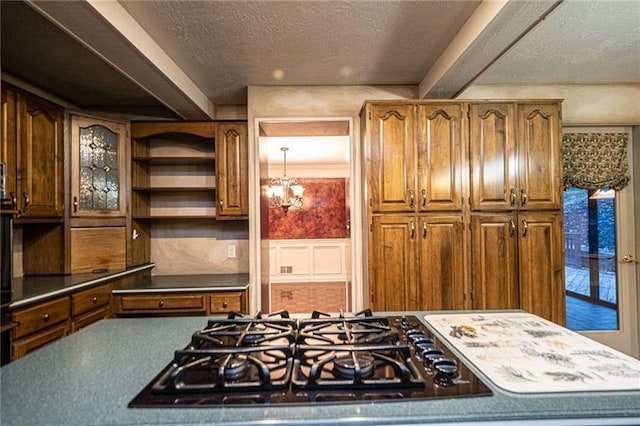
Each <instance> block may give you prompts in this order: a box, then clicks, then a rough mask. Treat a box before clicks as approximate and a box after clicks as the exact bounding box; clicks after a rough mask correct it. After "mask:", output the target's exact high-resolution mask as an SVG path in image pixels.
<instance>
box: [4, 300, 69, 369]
mask: <svg viewBox="0 0 640 426" xmlns="http://www.w3.org/2000/svg"><path fill="white" fill-rule="evenodd" d="M70 307H71V302H70V300H69V297H68V296H66V297H61V298H59V299H54V300H50V301H47V302H43V303H40V304H38V305H35V306H30V307H28V308H24V309H20V310H17V311H15V312H13V314H12V315H13V321H14V322H15V323H16V324H17V326H16V328H15V329H14V330H13V339H12V343H11V359H13V360H15V359H18V358H21V357H23V356H25V355H27V354H28V353H29V352H32V351H34V350H36V349H38V348H41V347H42V346H44V345H46V344H48V343H51V342H53V341H55V340H58V339H60V338H61V337H64V336H66V335H67V334H69V332H70V330H71V328H70V326H71V322H70V312H71V311H70Z"/></svg>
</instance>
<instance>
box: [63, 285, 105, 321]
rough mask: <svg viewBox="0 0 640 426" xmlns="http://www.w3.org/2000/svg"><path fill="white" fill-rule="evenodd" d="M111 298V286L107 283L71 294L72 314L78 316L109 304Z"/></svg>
mask: <svg viewBox="0 0 640 426" xmlns="http://www.w3.org/2000/svg"><path fill="white" fill-rule="evenodd" d="M110 300H111V286H110V285H105V286H101V287H96V288H90V289H89V290H84V291H81V292H79V293H76V294H74V295H72V296H71V309H72V312H71V315H73V316H76V315H80V314H83V313H85V312H88V311H90V310H92V309H95V308H97V307H100V306H103V305H107V304H109V302H110Z"/></svg>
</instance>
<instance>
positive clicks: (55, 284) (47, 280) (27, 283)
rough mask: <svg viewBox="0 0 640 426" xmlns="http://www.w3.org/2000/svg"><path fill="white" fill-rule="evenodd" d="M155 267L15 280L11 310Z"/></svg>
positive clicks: (150, 265)
mask: <svg viewBox="0 0 640 426" xmlns="http://www.w3.org/2000/svg"><path fill="white" fill-rule="evenodd" d="M154 266H155V265H154V264H153V263H149V264H146V265H141V266H135V267H132V268H127V269H119V270H112V271H104V272H99V273H87V274H72V275H42V276H29V277H19V278H14V279H13V293H12V295H11V303H10V304H9V309H16V308H22V307H25V306H28V305H31V304H33V303H38V302H43V301H45V300H48V299H52V298H54V297H58V296H64V295H66V294H70V293H73V292H76V291H79V290H82V289H85V288H90V287H95V286H97V285H100V284H103V283H106V282H108V281H111V280H114V279H117V278H121V277H125V276H127V275H131V274H134V273H136V272H142V271H145V270H149V269H151V268H153V267H154Z"/></svg>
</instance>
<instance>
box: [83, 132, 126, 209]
mask: <svg viewBox="0 0 640 426" xmlns="http://www.w3.org/2000/svg"><path fill="white" fill-rule="evenodd" d="M118 142H119V138H118V134H117V133H115V132H112V131H111V130H110V129H108V128H107V127H105V126H101V125H98V124H95V125H92V126H89V127H81V128H80V200H79V204H80V208H81V209H83V210H118V209H119V208H120V205H119V199H120V197H119V192H120V183H119V182H118V173H119V170H118V155H119V152H118V150H119V146H118V145H119V144H118Z"/></svg>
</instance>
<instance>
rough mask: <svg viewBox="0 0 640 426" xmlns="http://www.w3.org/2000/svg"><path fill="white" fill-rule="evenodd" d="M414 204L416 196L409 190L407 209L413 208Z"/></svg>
mask: <svg viewBox="0 0 640 426" xmlns="http://www.w3.org/2000/svg"><path fill="white" fill-rule="evenodd" d="M415 202H416V196H415V194H414V193H413V189H410V190H409V207H411V208H413V206H414V205H415Z"/></svg>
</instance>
